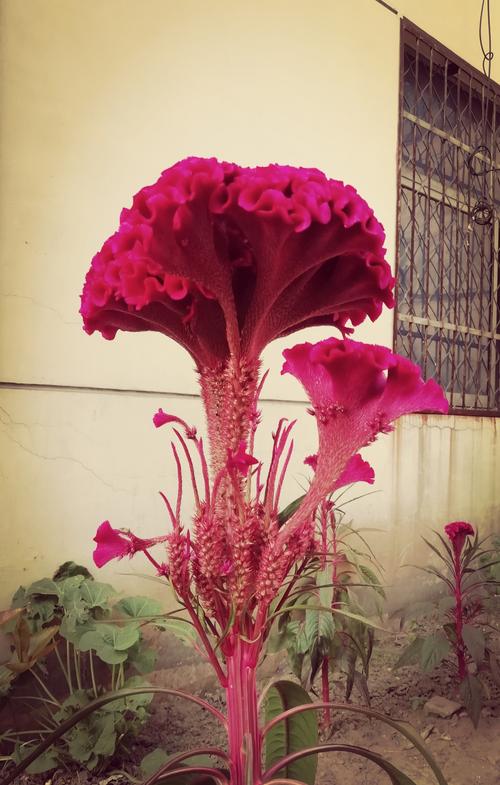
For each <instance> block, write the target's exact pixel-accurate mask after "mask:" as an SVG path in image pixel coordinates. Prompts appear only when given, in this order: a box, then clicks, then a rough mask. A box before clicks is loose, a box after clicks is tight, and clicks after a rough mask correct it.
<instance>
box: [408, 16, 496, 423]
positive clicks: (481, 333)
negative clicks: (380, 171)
mask: <svg viewBox="0 0 500 785" xmlns="http://www.w3.org/2000/svg"><path fill="white" fill-rule="evenodd" d="M499 236H500V87H499V86H498V85H497V84H495V83H494V82H492V81H491V80H488V79H486V78H485V77H483V76H482V74H480V73H479V72H478V71H476V70H475V69H474V68H472V66H470V65H468V64H467V63H465V62H464V61H462V60H461V59H460V58H458V57H456V56H455V55H454V54H453V53H452V52H450V51H448V50H447V49H445V48H444V47H443V46H441V45H440V44H439V43H438V42H436V41H434V40H433V39H432V38H430V37H429V36H427V35H426V34H425V33H423V32H422V31H421V30H419V29H418V28H416V27H415V26H414V25H412V24H410V23H409V22H408V21H407V20H403V22H402V30H401V73H400V129H399V209H398V285H397V293H396V296H397V308H396V318H395V347H396V351H398V352H399V353H400V354H403V355H405V356H407V357H409V358H410V359H411V360H413V361H414V362H416V363H417V364H418V365H420V367H421V368H422V372H423V375H424V378H431V377H433V378H435V379H436V380H437V381H438V382H439V383H440V384H441V385H442V386H443V387H444V389H445V391H446V394H447V396H448V398H449V401H450V404H451V410H452V411H453V412H456V413H460V414H488V415H500V309H499V303H500V297H499V295H500V282H499V268H500V253H499Z"/></svg>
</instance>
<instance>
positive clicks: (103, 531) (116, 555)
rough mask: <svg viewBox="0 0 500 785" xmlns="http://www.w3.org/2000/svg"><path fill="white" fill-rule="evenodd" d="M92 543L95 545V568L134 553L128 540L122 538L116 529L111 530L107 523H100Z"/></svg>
mask: <svg viewBox="0 0 500 785" xmlns="http://www.w3.org/2000/svg"><path fill="white" fill-rule="evenodd" d="M94 542H96V543H97V548H96V549H95V550H94V553H93V558H94V564H95V565H96V567H104V565H105V564H107V563H108V562H110V561H112V559H122V558H123V557H124V556H127V555H129V554H132V553H133V551H134V547H133V545H132V543H131V542H130V540H129V539H128V538H127V537H124V536H123V534H121V533H120V532H119V530H118V529H113V528H112V526H111V524H110V523H109V521H104V522H103V523H101V525H100V526H99V528H98V529H97V533H96V536H95V537H94Z"/></svg>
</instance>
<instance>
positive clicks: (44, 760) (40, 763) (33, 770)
mask: <svg viewBox="0 0 500 785" xmlns="http://www.w3.org/2000/svg"><path fill="white" fill-rule="evenodd" d="M34 749H35V745H34V744H30V745H22V746H21V745H16V750H15V753H14V757H15V760H16V763H20V762H21V761H22V760H23V759H24V758H26V757H27V756H28V755H29V754H30V752H32V751H33V750H34ZM56 766H58V759H57V752H56V750H54V749H49V750H45V752H43V753H42V754H41V755H39V756H38V758H37V759H36V760H34V761H33V763H31V764H30V765H29V766H28V768H27V769H26V771H27V772H28V774H43V773H44V772H46V771H50V770H51V769H55V768H56Z"/></svg>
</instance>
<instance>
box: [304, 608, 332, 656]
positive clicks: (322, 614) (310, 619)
mask: <svg viewBox="0 0 500 785" xmlns="http://www.w3.org/2000/svg"><path fill="white" fill-rule="evenodd" d="M304 632H305V636H306V639H307V646H308V648H309V649H310V648H312V647H313V646H314V645H318V643H321V642H322V641H324V642H328V641H330V640H331V639H332V638H333V636H334V635H335V624H334V622H333V617H332V614H331V613H329V612H328V611H317V610H314V609H313V610H307V611H306V620H305V625H304Z"/></svg>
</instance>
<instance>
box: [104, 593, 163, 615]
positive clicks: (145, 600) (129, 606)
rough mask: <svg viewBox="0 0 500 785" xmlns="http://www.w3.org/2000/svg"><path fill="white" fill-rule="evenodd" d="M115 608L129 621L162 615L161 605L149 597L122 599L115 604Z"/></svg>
mask: <svg viewBox="0 0 500 785" xmlns="http://www.w3.org/2000/svg"><path fill="white" fill-rule="evenodd" d="M115 608H116V609H117V610H118V611H120V613H124V614H125V616H129V617H130V618H131V619H144V618H148V617H155V616H159V615H160V614H161V613H162V607H161V604H160V603H159V602H158V600H152V599H151V598H150V597H124V598H123V599H122V600H120V602H117V603H116V605H115Z"/></svg>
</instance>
